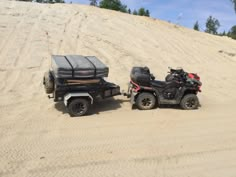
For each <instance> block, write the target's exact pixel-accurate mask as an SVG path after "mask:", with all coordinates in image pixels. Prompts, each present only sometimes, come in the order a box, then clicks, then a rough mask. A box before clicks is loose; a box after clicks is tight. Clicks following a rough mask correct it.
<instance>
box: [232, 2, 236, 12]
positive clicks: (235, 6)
mask: <svg viewBox="0 0 236 177" xmlns="http://www.w3.org/2000/svg"><path fill="white" fill-rule="evenodd" d="M231 1H232V2H233V4H234V10H235V13H236V0H231Z"/></svg>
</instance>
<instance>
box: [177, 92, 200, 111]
mask: <svg viewBox="0 0 236 177" xmlns="http://www.w3.org/2000/svg"><path fill="white" fill-rule="evenodd" d="M180 106H181V108H182V109H184V110H193V109H197V108H198V107H199V101H198V97H197V96H196V95H195V94H187V95H185V96H184V97H183V99H182V100H181V102H180Z"/></svg>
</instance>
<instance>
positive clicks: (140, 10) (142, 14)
mask: <svg viewBox="0 0 236 177" xmlns="http://www.w3.org/2000/svg"><path fill="white" fill-rule="evenodd" d="M138 15H140V16H145V15H146V13H145V9H144V8H143V7H142V8H140V9H139V10H138Z"/></svg>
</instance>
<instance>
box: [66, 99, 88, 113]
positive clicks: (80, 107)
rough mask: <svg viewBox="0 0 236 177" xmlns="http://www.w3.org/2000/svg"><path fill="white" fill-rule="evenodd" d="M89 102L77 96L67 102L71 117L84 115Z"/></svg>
mask: <svg viewBox="0 0 236 177" xmlns="http://www.w3.org/2000/svg"><path fill="white" fill-rule="evenodd" d="M89 106H90V103H89V101H88V100H87V99H84V98H77V99H73V100H71V101H70V102H69V105H68V111H69V114H70V115H71V116H73V117H79V116H83V115H85V114H86V113H87V112H88V110H89Z"/></svg>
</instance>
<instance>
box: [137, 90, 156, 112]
mask: <svg viewBox="0 0 236 177" xmlns="http://www.w3.org/2000/svg"><path fill="white" fill-rule="evenodd" d="M136 105H137V107H138V108H139V109H141V110H149V109H153V108H154V106H155V105H156V98H155V96H154V95H153V94H151V93H147V92H144V93H140V94H139V95H138V98H137V99H136Z"/></svg>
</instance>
